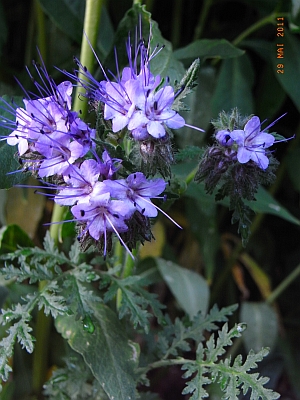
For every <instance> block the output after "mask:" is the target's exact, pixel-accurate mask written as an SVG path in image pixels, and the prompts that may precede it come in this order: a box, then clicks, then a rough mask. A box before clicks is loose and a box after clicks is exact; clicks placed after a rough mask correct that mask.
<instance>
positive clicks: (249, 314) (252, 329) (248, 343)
mask: <svg viewBox="0 0 300 400" xmlns="http://www.w3.org/2000/svg"><path fill="white" fill-rule="evenodd" d="M240 320H241V321H243V322H245V323H246V324H247V330H246V331H245V332H244V334H243V340H244V344H245V347H246V350H247V351H250V350H251V349H253V350H254V351H255V352H258V351H259V350H260V349H261V348H262V347H270V348H271V349H272V348H273V347H274V343H275V341H276V338H277V335H278V319H277V315H276V313H275V311H274V309H273V308H272V307H270V306H269V305H268V304H266V303H264V302H260V303H258V302H248V301H244V302H242V305H241V310H240Z"/></svg>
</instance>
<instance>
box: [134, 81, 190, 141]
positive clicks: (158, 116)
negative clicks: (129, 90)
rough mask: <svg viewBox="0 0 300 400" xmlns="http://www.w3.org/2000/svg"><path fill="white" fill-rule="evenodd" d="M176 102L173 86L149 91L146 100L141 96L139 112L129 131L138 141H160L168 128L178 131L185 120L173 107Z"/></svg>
mask: <svg viewBox="0 0 300 400" xmlns="http://www.w3.org/2000/svg"><path fill="white" fill-rule="evenodd" d="M173 102H174V90H173V88H172V87H171V86H165V87H163V88H162V89H160V90H158V91H157V92H155V91H152V92H150V91H148V92H147V93H146V95H145V96H144V98H142V97H141V96H140V99H139V103H138V104H137V105H138V107H139V109H140V110H139V111H136V112H135V113H134V114H133V115H132V118H131V119H130V121H129V123H128V129H129V130H130V131H132V136H133V137H134V138H135V139H137V140H144V139H146V135H147V136H149V135H150V136H152V137H154V138H156V139H160V138H162V137H164V136H165V135H166V129H165V126H164V125H166V126H167V127H168V128H173V129H178V128H182V127H183V126H184V125H185V120H184V119H183V118H182V117H181V116H180V115H179V114H178V113H177V112H176V111H174V110H172V109H171V106H172V104H173Z"/></svg>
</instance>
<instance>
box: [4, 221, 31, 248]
mask: <svg viewBox="0 0 300 400" xmlns="http://www.w3.org/2000/svg"><path fill="white" fill-rule="evenodd" d="M19 246H22V247H31V246H33V242H32V240H31V239H30V237H29V236H28V235H27V233H26V232H24V231H23V230H22V229H21V228H20V227H19V226H18V225H7V226H3V227H2V228H1V229H0V254H4V253H9V252H13V251H15V250H17V248H18V247H19Z"/></svg>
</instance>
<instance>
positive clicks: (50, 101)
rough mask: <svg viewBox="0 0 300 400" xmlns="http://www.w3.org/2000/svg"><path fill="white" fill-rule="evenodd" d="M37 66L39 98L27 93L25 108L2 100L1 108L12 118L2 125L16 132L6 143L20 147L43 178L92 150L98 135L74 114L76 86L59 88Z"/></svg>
mask: <svg viewBox="0 0 300 400" xmlns="http://www.w3.org/2000/svg"><path fill="white" fill-rule="evenodd" d="M34 65H35V69H36V71H37V73H38V75H39V77H40V78H41V81H42V84H40V83H38V82H37V81H36V80H34V78H33V77H32V75H31V73H30V72H29V70H27V71H28V73H29V75H30V77H31V78H32V80H33V82H34V85H35V87H36V89H37V91H38V93H39V95H34V94H32V93H31V92H30V93H28V92H27V91H26V90H25V89H23V90H24V92H25V95H26V98H25V99H24V100H23V102H24V107H14V105H9V104H8V103H7V102H5V101H4V100H3V99H1V103H2V108H4V109H6V111H8V112H9V113H10V115H11V116H12V119H11V120H10V119H9V118H6V119H3V120H2V122H1V125H2V126H4V127H5V128H8V129H10V130H11V129H12V128H13V131H12V132H11V133H10V134H9V135H8V136H6V137H4V139H5V140H6V141H7V144H9V145H11V146H14V145H18V153H19V156H20V157H21V158H22V159H24V160H26V165H27V166H30V168H31V170H32V171H33V172H37V174H38V175H39V176H40V177H48V176H53V175H61V174H64V172H65V171H66V170H67V169H68V168H69V166H70V165H72V164H73V163H74V162H75V161H76V160H78V159H79V158H81V157H83V156H84V155H85V154H87V153H88V151H89V150H92V149H93V148H94V147H95V146H94V142H93V140H94V138H95V133H96V131H95V130H94V129H91V128H90V127H89V126H88V125H87V124H86V123H85V122H83V121H82V120H81V119H80V118H79V115H78V113H77V112H74V111H71V95H72V90H73V85H72V83H71V82H69V81H65V82H62V83H60V84H59V85H56V84H55V82H54V81H53V79H52V78H51V77H50V76H49V75H48V72H47V70H46V68H45V65H44V64H43V63H42V66H38V65H37V64H34Z"/></svg>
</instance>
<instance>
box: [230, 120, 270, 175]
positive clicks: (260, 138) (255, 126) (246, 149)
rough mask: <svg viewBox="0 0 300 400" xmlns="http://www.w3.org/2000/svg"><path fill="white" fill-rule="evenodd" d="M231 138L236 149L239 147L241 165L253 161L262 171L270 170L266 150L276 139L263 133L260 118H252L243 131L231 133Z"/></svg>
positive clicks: (238, 157)
mask: <svg viewBox="0 0 300 400" xmlns="http://www.w3.org/2000/svg"><path fill="white" fill-rule="evenodd" d="M229 136H230V138H231V139H232V141H233V142H234V144H233V146H234V148H235V147H237V159H238V161H239V162H240V163H241V164H245V163H247V162H248V161H250V160H252V161H254V162H255V163H256V164H257V165H258V166H259V167H260V168H261V169H266V168H268V165H269V158H268V156H267V155H266V151H267V150H266V149H268V148H269V147H271V146H272V145H273V144H274V142H275V138H274V136H273V135H271V134H269V133H266V132H264V130H263V131H261V123H260V120H259V118H258V117H256V116H254V117H252V118H251V119H250V120H249V121H248V122H247V123H246V125H245V127H244V129H243V130H241V129H236V130H234V131H232V132H229ZM229 142H231V141H230V140H229Z"/></svg>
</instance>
